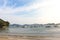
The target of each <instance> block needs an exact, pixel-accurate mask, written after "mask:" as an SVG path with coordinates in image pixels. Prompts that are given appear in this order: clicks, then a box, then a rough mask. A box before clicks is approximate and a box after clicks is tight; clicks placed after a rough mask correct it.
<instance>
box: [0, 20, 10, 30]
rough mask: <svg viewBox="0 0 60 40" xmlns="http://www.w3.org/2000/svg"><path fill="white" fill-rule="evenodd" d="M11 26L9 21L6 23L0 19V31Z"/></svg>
mask: <svg viewBox="0 0 60 40" xmlns="http://www.w3.org/2000/svg"><path fill="white" fill-rule="evenodd" d="M8 26H9V22H8V21H4V20H2V19H0V29H5V28H7V27H8Z"/></svg>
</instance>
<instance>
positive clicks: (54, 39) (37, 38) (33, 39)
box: [0, 35, 60, 40]
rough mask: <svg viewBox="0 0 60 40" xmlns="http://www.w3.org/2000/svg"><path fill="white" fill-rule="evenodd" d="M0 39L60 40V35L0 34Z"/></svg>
mask: <svg viewBox="0 0 60 40" xmlns="http://www.w3.org/2000/svg"><path fill="white" fill-rule="evenodd" d="M0 40H60V37H50V36H16V35H13V36H12V35H1V36H0Z"/></svg>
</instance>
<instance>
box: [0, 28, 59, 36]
mask: <svg viewBox="0 0 60 40" xmlns="http://www.w3.org/2000/svg"><path fill="white" fill-rule="evenodd" d="M4 33H5V34H8V35H28V36H60V28H58V27H57V28H43V27H41V28H20V27H15V28H8V29H6V30H0V34H4Z"/></svg>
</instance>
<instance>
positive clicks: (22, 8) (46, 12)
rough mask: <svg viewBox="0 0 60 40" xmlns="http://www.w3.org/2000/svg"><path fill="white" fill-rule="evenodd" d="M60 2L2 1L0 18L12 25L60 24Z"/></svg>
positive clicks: (35, 0) (33, 0)
mask: <svg viewBox="0 0 60 40" xmlns="http://www.w3.org/2000/svg"><path fill="white" fill-rule="evenodd" d="M59 10H60V0H0V18H1V19H3V20H5V21H9V22H10V23H11V24H13V23H16V24H33V23H59V22H60V21H59V20H60V15H59V14H60V11H59Z"/></svg>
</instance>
